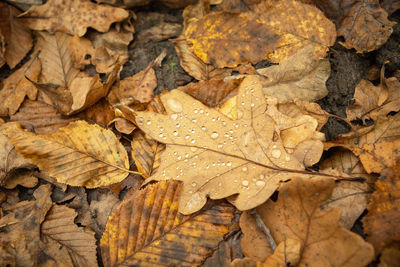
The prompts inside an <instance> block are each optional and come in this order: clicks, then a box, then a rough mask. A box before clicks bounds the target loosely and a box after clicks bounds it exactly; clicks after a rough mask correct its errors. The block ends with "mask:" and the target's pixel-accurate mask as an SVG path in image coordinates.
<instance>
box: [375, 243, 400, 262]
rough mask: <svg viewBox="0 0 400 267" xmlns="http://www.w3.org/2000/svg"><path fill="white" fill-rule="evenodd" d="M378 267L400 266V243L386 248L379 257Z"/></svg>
mask: <svg viewBox="0 0 400 267" xmlns="http://www.w3.org/2000/svg"><path fill="white" fill-rule="evenodd" d="M379 261H380V262H379V264H378V267H396V266H399V265H400V243H399V242H396V243H394V244H392V245H391V246H388V247H386V248H385V249H384V250H383V251H382V253H381V256H380V257H379Z"/></svg>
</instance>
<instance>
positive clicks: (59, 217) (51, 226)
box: [40, 204, 97, 266]
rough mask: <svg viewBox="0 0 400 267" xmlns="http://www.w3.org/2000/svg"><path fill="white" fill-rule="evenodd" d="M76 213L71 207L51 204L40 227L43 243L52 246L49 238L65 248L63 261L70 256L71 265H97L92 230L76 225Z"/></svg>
mask: <svg viewBox="0 0 400 267" xmlns="http://www.w3.org/2000/svg"><path fill="white" fill-rule="evenodd" d="M76 215H77V213H76V211H75V210H73V209H71V208H68V207H66V206H59V205H56V204H53V206H52V207H51V209H50V210H49V212H48V213H47V215H46V218H45V220H44V221H43V223H42V225H41V227H40V228H41V235H42V237H43V243H46V245H47V246H49V247H50V246H54V244H53V242H49V241H50V240H51V241H55V243H56V244H58V246H61V247H63V248H66V251H64V255H63V256H64V257H63V261H64V260H65V259H67V258H70V261H71V262H72V263H73V265H71V266H97V257H96V239H95V237H94V232H93V231H91V230H88V229H85V228H80V227H78V226H77V225H76V224H75V223H74V219H75V217H76ZM46 241H47V242H46ZM56 263H57V262H56Z"/></svg>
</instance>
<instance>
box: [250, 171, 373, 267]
mask: <svg viewBox="0 0 400 267" xmlns="http://www.w3.org/2000/svg"><path fill="white" fill-rule="evenodd" d="M333 188H334V180H333V179H330V178H327V177H315V178H312V179H301V178H300V179H294V180H291V181H290V182H288V183H286V184H285V185H283V186H282V187H281V188H280V189H279V196H278V200H277V201H276V202H273V201H271V200H269V201H267V202H266V203H264V204H263V205H261V206H259V207H257V212H258V214H259V215H260V217H261V218H262V220H263V222H264V223H265V225H266V226H267V227H268V228H269V229H270V231H271V235H272V237H273V238H274V240H275V241H276V242H277V243H281V242H283V241H285V240H288V239H294V240H298V241H300V243H301V248H302V249H301V251H300V260H299V263H298V265H297V266H310V267H312V266H360V267H361V266H366V265H367V264H368V263H369V262H370V261H372V260H373V258H374V249H373V247H372V245H371V244H369V243H367V242H366V241H364V240H363V238H362V237H361V236H359V235H357V234H355V233H352V232H350V231H349V230H347V229H345V228H343V227H341V226H339V224H338V221H339V218H340V212H339V210H337V209H331V210H329V211H323V210H321V208H320V205H321V204H322V203H323V202H324V201H325V200H326V199H328V198H329V196H330V195H331V193H332V190H333Z"/></svg>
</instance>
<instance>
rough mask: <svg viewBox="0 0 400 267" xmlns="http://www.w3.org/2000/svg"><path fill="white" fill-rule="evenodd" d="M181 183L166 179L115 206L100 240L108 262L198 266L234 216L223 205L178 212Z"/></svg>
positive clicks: (114, 264) (231, 211)
mask: <svg viewBox="0 0 400 267" xmlns="http://www.w3.org/2000/svg"><path fill="white" fill-rule="evenodd" d="M181 189H182V188H181V185H180V182H178V181H162V182H159V183H157V184H154V185H150V186H147V187H146V188H145V189H143V190H140V191H137V192H134V193H132V194H130V195H129V193H128V196H127V197H126V198H125V199H124V201H123V202H122V203H121V204H120V205H119V206H118V207H116V208H115V210H114V212H113V213H112V215H111V216H110V218H109V219H108V222H107V226H106V230H105V231H104V233H103V236H102V238H101V241H100V247H101V254H102V258H103V263H104V265H105V266H116V265H131V266H132V265H138V264H144V265H165V264H166V262H165V261H166V259H168V260H167V261H168V264H169V265H171V264H172V265H181V266H193V265H199V264H200V263H201V262H203V261H204V260H205V259H206V258H207V257H208V256H209V255H210V254H211V253H212V251H213V250H214V249H215V248H216V247H217V246H218V243H219V242H220V241H222V240H223V237H224V235H225V234H226V233H228V231H229V228H228V227H229V225H230V224H231V221H232V219H233V213H234V209H233V207H232V206H230V205H227V204H224V203H221V204H217V205H213V206H212V207H210V208H207V209H204V210H202V211H200V212H199V213H196V214H194V215H192V216H184V215H182V214H180V213H179V212H178V199H179V193H180V191H181Z"/></svg>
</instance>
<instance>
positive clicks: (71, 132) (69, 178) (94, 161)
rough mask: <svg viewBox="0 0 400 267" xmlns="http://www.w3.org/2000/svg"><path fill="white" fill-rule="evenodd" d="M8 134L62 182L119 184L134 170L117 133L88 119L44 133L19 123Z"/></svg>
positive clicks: (16, 143)
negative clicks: (40, 133) (87, 121)
mask: <svg viewBox="0 0 400 267" xmlns="http://www.w3.org/2000/svg"><path fill="white" fill-rule="evenodd" d="M4 133H5V134H6V135H7V136H8V137H9V138H10V140H11V142H12V143H13V144H14V146H15V148H16V150H17V151H18V153H20V154H21V155H23V156H24V157H25V158H28V159H29V160H30V161H31V162H33V163H34V164H36V165H37V166H38V167H39V168H40V169H41V170H45V171H47V172H48V173H49V174H50V176H53V177H55V178H56V179H57V181H58V182H60V183H65V184H68V185H72V186H85V187H87V188H95V187H99V186H107V185H110V184H114V183H118V182H120V181H122V180H123V179H124V178H125V177H127V176H128V174H129V172H130V171H129V160H128V155H127V153H126V151H125V149H124V147H123V146H122V145H121V144H120V143H119V141H118V140H117V138H116V137H115V135H114V134H113V133H112V132H111V131H110V130H105V129H103V128H101V127H100V126H97V125H90V124H88V123H86V122H85V121H76V122H72V123H70V124H69V125H68V126H67V127H64V128H61V129H59V130H58V131H57V132H53V133H48V134H42V135H39V134H34V133H31V132H27V131H25V130H23V129H21V127H19V126H17V125H15V124H14V125H11V126H9V127H8V128H7V129H5V130H4Z"/></svg>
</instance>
